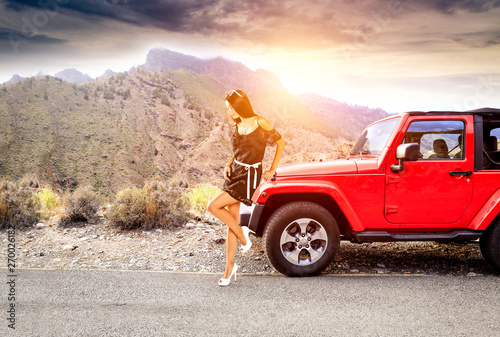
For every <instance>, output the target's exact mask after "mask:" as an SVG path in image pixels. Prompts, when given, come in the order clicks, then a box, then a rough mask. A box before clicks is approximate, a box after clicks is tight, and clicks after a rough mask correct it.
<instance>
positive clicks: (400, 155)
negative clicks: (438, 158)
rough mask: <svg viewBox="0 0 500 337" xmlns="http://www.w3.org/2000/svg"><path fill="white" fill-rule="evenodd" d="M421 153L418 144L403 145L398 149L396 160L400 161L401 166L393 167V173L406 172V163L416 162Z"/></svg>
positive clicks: (395, 165)
mask: <svg viewBox="0 0 500 337" xmlns="http://www.w3.org/2000/svg"><path fill="white" fill-rule="evenodd" d="M419 153H420V146H419V145H418V143H409V144H401V145H399V146H398V148H397V149H396V159H398V160H399V164H393V165H391V171H392V172H393V173H398V172H401V171H404V169H405V167H404V164H403V163H404V161H416V160H417V159H418V155H419Z"/></svg>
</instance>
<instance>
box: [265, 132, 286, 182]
mask: <svg viewBox="0 0 500 337" xmlns="http://www.w3.org/2000/svg"><path fill="white" fill-rule="evenodd" d="M284 149H285V141H284V140H283V138H280V139H279V140H278V141H277V142H276V154H275V155H274V160H273V163H272V165H271V168H270V169H269V170H268V171H266V172H265V173H264V179H265V180H269V179H271V177H272V176H273V175H274V174H275V173H276V169H277V168H278V164H279V162H280V160H281V155H282V154H283V150H284Z"/></svg>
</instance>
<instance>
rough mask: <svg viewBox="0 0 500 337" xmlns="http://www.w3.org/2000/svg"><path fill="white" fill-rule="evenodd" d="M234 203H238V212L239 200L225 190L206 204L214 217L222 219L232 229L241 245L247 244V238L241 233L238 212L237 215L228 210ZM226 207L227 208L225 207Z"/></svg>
mask: <svg viewBox="0 0 500 337" xmlns="http://www.w3.org/2000/svg"><path fill="white" fill-rule="evenodd" d="M234 204H238V213H239V204H240V202H239V201H238V200H236V199H234V198H233V197H232V196H230V195H229V194H228V193H227V192H222V193H221V194H219V195H218V196H216V197H215V198H214V199H212V201H210V203H209V204H208V210H209V211H210V213H212V214H213V215H214V216H215V217H217V218H218V219H219V220H220V221H222V222H223V223H224V224H226V226H227V227H228V228H229V229H230V230H231V231H233V233H234V235H236V237H237V238H238V240H240V242H241V244H242V245H246V244H247V240H246V238H245V235H244V234H243V230H242V229H241V227H240V225H239V222H240V219H239V214H238V216H236V217H235V216H233V214H231V212H230V211H229V206H232V205H234ZM226 207H227V208H226Z"/></svg>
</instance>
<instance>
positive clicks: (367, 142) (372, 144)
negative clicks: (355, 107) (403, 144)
mask: <svg viewBox="0 0 500 337" xmlns="http://www.w3.org/2000/svg"><path fill="white" fill-rule="evenodd" d="M398 123H399V118H393V119H389V120H386V121H384V122H380V123H377V124H374V125H372V126H369V127H367V128H366V129H365V131H363V134H361V137H359V139H358V141H357V142H356V144H355V145H354V147H353V148H352V151H351V154H359V153H361V154H373V155H379V154H381V153H382V151H383V150H384V147H385V145H386V144H387V141H388V140H389V137H390V136H391V134H392V132H393V131H394V128H395V127H396V125H397V124H398Z"/></svg>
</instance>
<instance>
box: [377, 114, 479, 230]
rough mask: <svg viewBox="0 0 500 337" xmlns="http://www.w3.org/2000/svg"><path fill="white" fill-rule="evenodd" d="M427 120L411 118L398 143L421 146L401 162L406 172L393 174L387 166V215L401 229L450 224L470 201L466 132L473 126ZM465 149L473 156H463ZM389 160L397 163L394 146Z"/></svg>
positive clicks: (470, 149) (470, 168) (470, 165)
mask: <svg viewBox="0 0 500 337" xmlns="http://www.w3.org/2000/svg"><path fill="white" fill-rule="evenodd" d="M427 118H428V119H414V120H411V119H410V120H409V121H408V123H407V127H406V132H405V133H404V136H402V139H401V143H417V144H419V146H420V154H419V158H418V160H417V161H404V162H403V165H404V170H402V171H399V172H396V173H394V172H391V170H387V171H388V172H387V175H386V188H385V209H384V212H385V217H386V219H387V221H389V222H391V223H399V224H401V229H402V230H404V229H405V227H406V228H412V227H415V228H420V227H421V225H423V224H451V223H454V222H456V221H458V220H459V219H460V217H461V216H462V214H463V213H464V212H465V210H466V209H467V207H468V206H469V204H470V202H471V199H472V191H473V181H472V180H473V179H474V175H473V171H474V169H473V168H474V163H473V160H472V158H473V146H472V144H467V143H466V137H465V135H466V134H467V132H466V130H467V129H470V130H472V127H473V123H472V120H468V119H467V118H465V117H464V119H453V120H449V119H443V118H442V119H439V118H431V117H427ZM470 132H472V131H470ZM470 142H471V143H472V142H473V139H472V137H470ZM398 145H399V144H398ZM466 151H468V152H469V153H470V154H471V155H470V156H466V154H467V152H466ZM391 158H392V159H390V160H389V165H391V163H397V160H396V159H395V150H394V151H393V152H392V154H391ZM411 224H413V225H416V226H412V225H411ZM431 227H432V226H431Z"/></svg>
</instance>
